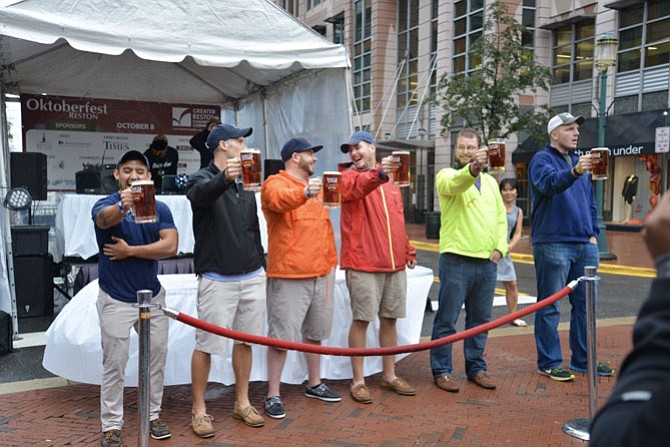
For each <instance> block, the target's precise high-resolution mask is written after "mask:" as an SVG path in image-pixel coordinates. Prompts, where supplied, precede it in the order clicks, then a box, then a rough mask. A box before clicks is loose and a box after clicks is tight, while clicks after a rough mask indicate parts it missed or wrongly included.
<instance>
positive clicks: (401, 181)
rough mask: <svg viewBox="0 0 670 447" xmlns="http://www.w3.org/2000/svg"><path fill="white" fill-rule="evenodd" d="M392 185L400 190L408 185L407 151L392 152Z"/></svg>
mask: <svg viewBox="0 0 670 447" xmlns="http://www.w3.org/2000/svg"><path fill="white" fill-rule="evenodd" d="M391 157H393V167H394V171H393V184H395V185H397V186H400V187H401V188H404V187H407V186H409V185H410V181H409V180H410V178H409V177H410V175H409V151H393V152H391Z"/></svg>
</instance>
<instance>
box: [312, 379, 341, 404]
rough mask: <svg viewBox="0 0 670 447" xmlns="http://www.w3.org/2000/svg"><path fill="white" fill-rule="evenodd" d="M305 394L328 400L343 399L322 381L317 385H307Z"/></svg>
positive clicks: (336, 400) (337, 400)
mask: <svg viewBox="0 0 670 447" xmlns="http://www.w3.org/2000/svg"><path fill="white" fill-rule="evenodd" d="M305 396H307V397H313V398H314V399H320V400H323V401H326V402H339V401H341V400H342V397H341V396H340V395H339V394H337V393H336V392H335V391H332V390H331V389H330V388H328V387H327V386H326V384H325V383H320V384H318V385H317V386H315V387H311V386H309V385H307V386H305Z"/></svg>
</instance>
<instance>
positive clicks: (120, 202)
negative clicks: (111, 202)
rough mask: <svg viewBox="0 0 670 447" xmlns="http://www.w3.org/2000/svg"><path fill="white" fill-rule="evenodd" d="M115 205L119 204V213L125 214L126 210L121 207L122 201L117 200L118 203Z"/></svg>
mask: <svg viewBox="0 0 670 447" xmlns="http://www.w3.org/2000/svg"><path fill="white" fill-rule="evenodd" d="M117 205H119V211H120V212H121V214H126V211H125V210H124V209H123V202H122V201H120V200H119V203H117Z"/></svg>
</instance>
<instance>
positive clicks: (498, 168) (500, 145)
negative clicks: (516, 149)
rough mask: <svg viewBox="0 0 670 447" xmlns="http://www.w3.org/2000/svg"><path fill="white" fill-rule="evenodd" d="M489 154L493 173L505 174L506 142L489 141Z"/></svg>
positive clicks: (490, 167)
mask: <svg viewBox="0 0 670 447" xmlns="http://www.w3.org/2000/svg"><path fill="white" fill-rule="evenodd" d="M488 152H489V169H490V170H491V172H505V142H504V141H502V140H491V141H489V144H488Z"/></svg>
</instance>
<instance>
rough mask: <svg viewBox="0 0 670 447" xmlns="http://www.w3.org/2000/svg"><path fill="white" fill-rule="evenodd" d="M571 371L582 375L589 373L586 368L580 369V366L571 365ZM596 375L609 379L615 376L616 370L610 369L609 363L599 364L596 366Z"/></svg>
mask: <svg viewBox="0 0 670 447" xmlns="http://www.w3.org/2000/svg"><path fill="white" fill-rule="evenodd" d="M570 369H571V370H573V371H577V372H580V373H585V372H588V369H586V368H580V367H578V366H575V365H573V364H572V363H570ZM596 374H598V375H599V376H604V377H609V376H613V375H614V368H610V367H609V365H608V364H607V363H598V364H597V365H596Z"/></svg>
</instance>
